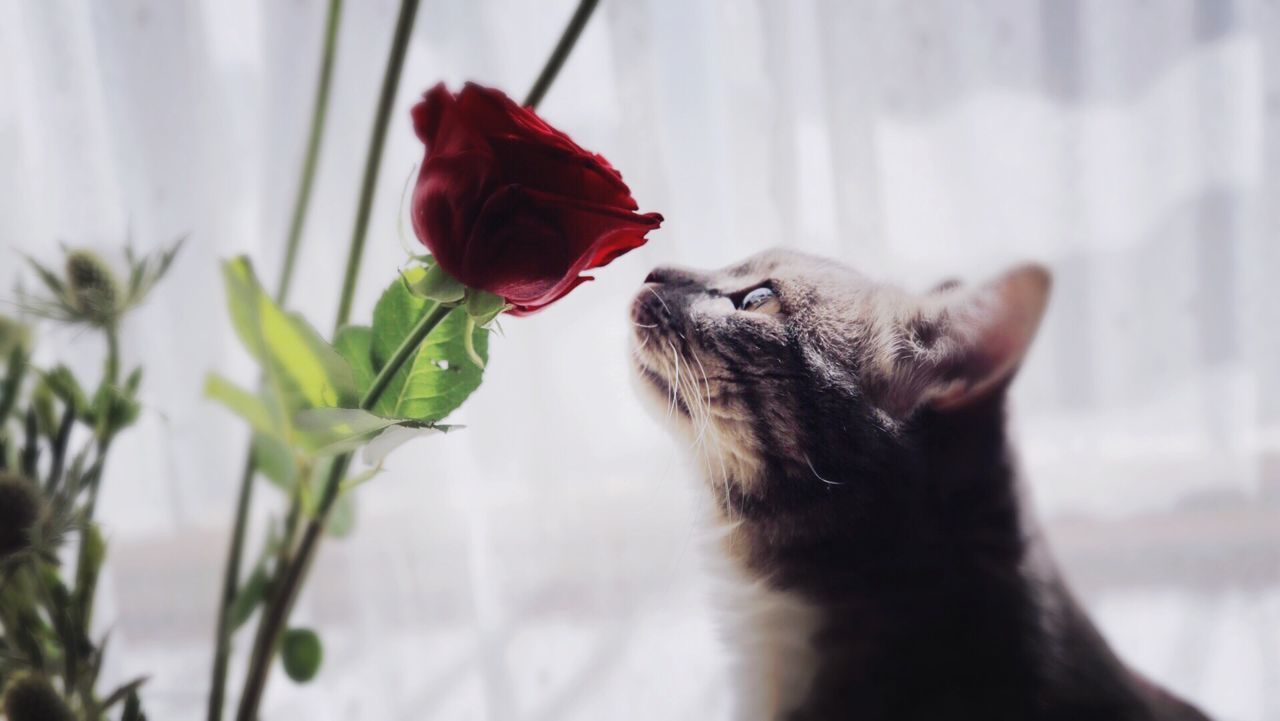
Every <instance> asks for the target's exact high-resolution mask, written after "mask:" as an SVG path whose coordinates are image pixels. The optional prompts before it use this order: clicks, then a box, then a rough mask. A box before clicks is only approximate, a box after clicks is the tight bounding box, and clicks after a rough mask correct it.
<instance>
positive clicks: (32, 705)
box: [4, 673, 76, 721]
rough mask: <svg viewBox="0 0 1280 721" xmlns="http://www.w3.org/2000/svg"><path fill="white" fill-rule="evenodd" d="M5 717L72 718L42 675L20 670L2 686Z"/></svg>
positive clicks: (26, 720) (20, 720) (28, 720)
mask: <svg viewBox="0 0 1280 721" xmlns="http://www.w3.org/2000/svg"><path fill="white" fill-rule="evenodd" d="M4 713H5V716H7V717H8V719H9V721H75V718H76V717H75V714H73V713H72V712H71V708H70V707H69V706H67V702H66V701H63V700H62V697H61V696H59V695H58V692H57V691H56V690H54V688H53V684H51V683H49V679H47V678H45V677H44V676H38V675H36V674H33V673H20V674H17V675H15V676H14V677H13V678H12V679H10V680H9V684H8V685H7V686H6V687H5V689H4Z"/></svg>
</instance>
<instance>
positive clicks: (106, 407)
mask: <svg viewBox="0 0 1280 721" xmlns="http://www.w3.org/2000/svg"><path fill="white" fill-rule="evenodd" d="M92 409H93V417H94V421H95V422H96V425H97V431H98V436H99V437H100V438H106V437H108V436H111V435H114V434H115V433H117V432H119V431H120V430H122V429H124V428H126V427H128V426H131V425H133V422H134V421H136V420H138V413H139V412H140V410H141V407H140V406H139V405H138V402H137V401H136V400H134V398H133V397H132V396H131V395H130V394H129V393H128V391H127V389H125V388H122V387H120V386H117V385H114V384H112V383H106V382H104V383H103V384H102V385H100V386H98V391H97V392H96V393H94V395H93V406H92Z"/></svg>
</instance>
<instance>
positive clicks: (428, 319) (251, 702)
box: [236, 304, 454, 721]
mask: <svg viewBox="0 0 1280 721" xmlns="http://www.w3.org/2000/svg"><path fill="white" fill-rule="evenodd" d="M452 310H454V308H453V307H452V306H447V305H443V304H437V305H436V306H435V307H434V308H432V309H431V310H430V311H429V312H427V313H425V314H423V316H422V318H421V319H419V320H418V323H417V325H415V326H414V327H413V329H412V330H411V331H409V335H408V336H406V337H405V339H404V340H403V341H401V342H400V345H399V347H397V348H396V350H395V353H394V354H392V356H391V359H390V360H388V361H387V364H386V365H385V366H383V368H382V370H380V371H378V375H377V376H376V377H375V378H374V379H373V383H372V384H370V386H369V390H368V391H366V392H365V394H364V397H363V398H361V399H360V407H361V408H362V409H364V410H369V409H371V408H373V406H374V404H376V403H377V402H378V398H380V397H381V396H382V392H383V391H384V390H386V388H387V385H388V384H389V383H391V379H393V378H395V376H396V373H397V372H399V371H400V369H401V368H402V367H404V364H405V363H406V362H408V361H409V359H410V357H412V356H413V354H414V353H415V352H417V350H418V346H419V345H421V344H422V341H423V340H425V339H426V337H427V336H428V335H430V334H431V331H432V330H433V329H434V328H435V327H436V326H437V325H439V323H440V321H442V320H444V318H445V317H446V316H447V315H449V313H450V311H452ZM350 462H351V454H350V453H345V454H343V455H341V456H338V457H337V458H335V459H334V461H333V465H331V466H330V470H329V477H328V479H327V480H326V482H325V485H324V489H323V491H322V492H321V496H320V502H319V503H318V504H317V506H316V513H315V516H314V517H312V518H311V519H310V520H308V521H307V526H306V530H305V531H303V535H302V540H301V542H299V544H298V550H297V552H295V553H294V554H293V559H292V561H291V562H290V563H289V566H288V567H287V568H286V569H284V575H283V577H282V578H280V579H279V581H278V582H277V583H276V584H275V586H276V588H275V589H274V590H273V591H272V594H271V601H270V603H269V604H268V606H267V608H266V609H265V610H264V611H263V616H262V620H261V621H260V623H259V626H258V630H259V633H258V635H257V637H256V638H255V639H254V649H253V655H252V657H251V659H250V663H249V674H248V676H247V677H246V679H245V688H244V695H243V696H242V697H241V699H240V710H239V712H238V713H237V715H236V718H237V719H238V721H254V719H256V718H257V713H258V705H259V704H260V703H261V699H262V692H263V690H264V689H265V688H266V683H267V674H268V671H269V666H270V664H271V659H272V658H273V657H274V656H275V652H276V646H277V645H278V644H279V640H280V633H281V631H283V629H284V626H285V623H286V622H287V621H288V619H289V614H290V613H291V612H292V610H293V604H294V601H296V600H297V596H298V591H299V590H300V589H301V587H302V582H303V580H304V579H305V578H306V574H307V571H308V570H309V569H310V567H311V562H312V561H313V560H314V559H315V552H316V548H317V547H318V545H319V543H320V538H321V536H323V535H324V529H325V525H326V524H327V523H328V520H329V511H330V510H331V509H332V508H333V504H334V501H336V500H337V499H338V491H339V490H340V487H341V484H342V477H343V476H344V475H345V474H346V472H347V467H348V465H349V464H350Z"/></svg>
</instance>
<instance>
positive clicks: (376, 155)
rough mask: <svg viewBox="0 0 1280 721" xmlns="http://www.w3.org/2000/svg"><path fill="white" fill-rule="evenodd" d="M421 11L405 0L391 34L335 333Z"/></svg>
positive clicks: (413, 0) (347, 302)
mask: <svg viewBox="0 0 1280 721" xmlns="http://www.w3.org/2000/svg"><path fill="white" fill-rule="evenodd" d="M417 14H418V0H401V2H400V15H399V16H398V17H397V18H396V29H395V34H394V35H393V36H392V38H391V54H390V56H389V57H388V58H387V69H386V72H384V73H383V75H382V90H381V91H380V92H379V93H378V109H377V111H376V113H375V114H374V117H373V131H372V133H371V135H370V136H369V152H368V153H367V154H366V155H365V158H364V179H363V181H361V183H360V201H359V204H358V205H357V206H356V221H355V227H354V228H352V230H351V246H350V248H349V249H348V250H347V270H346V273H345V274H344V275H343V278H342V296H341V297H340V299H339V301H338V318H337V321H336V322H335V323H334V324H333V331H334V333H337V332H338V329H339V328H341V327H342V326H343V325H345V324H346V322H347V319H348V318H350V317H351V300H352V298H353V297H354V296H355V293H356V279H357V277H359V275H360V262H361V260H362V259H363V256H364V241H365V237H366V234H367V233H368V231H369V214H370V212H372V210H373V192H374V190H376V189H377V187H378V168H380V167H381V166H382V146H383V145H384V144H385V143H386V139H387V125H388V123H389V122H390V121H391V106H392V105H394V104H395V100H396V88H398V87H399V86H400V71H401V69H402V68H404V56H405V54H406V51H407V50H408V48H409V35H410V33H411V32H412V30H413V19H414V17H415V16H416V15H417Z"/></svg>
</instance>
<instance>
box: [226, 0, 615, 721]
mask: <svg viewBox="0 0 1280 721" xmlns="http://www.w3.org/2000/svg"><path fill="white" fill-rule="evenodd" d="M410 4H412V5H413V6H414V8H413V9H412V10H410V11H409V12H408V21H407V23H405V22H403V21H405V17H406V11H405V7H406V6H407V5H410ZM597 4H598V0H582V2H581V3H579V5H578V9H577V10H576V11H575V12H574V14H573V17H572V18H570V20H569V24H568V26H567V27H566V28H565V30H564V33H563V34H562V35H561V37H560V41H559V42H558V43H556V47H555V49H554V50H553V51H552V54H551V57H550V58H548V59H547V63H546V65H545V66H544V67H543V69H542V72H541V74H540V75H539V76H538V79H537V81H536V82H535V83H534V87H533V89H532V90H531V91H530V92H529V96H528V98H526V100H525V103H524V104H525V105H526V106H527V107H537V105H538V103H539V102H540V101H541V100H542V98H543V96H544V95H546V93H547V90H548V89H549V88H550V87H551V83H552V82H553V81H554V80H555V78H556V75H557V74H558V73H559V72H560V68H561V67H562V66H563V65H564V62H565V60H566V59H567V58H568V56H569V53H570V52H571V51H572V50H573V47H574V45H575V44H576V43H577V40H578V36H579V35H581V34H582V29H583V28H584V27H585V26H586V23H587V21H588V20H589V19H590V18H591V14H592V12H593V11H594V10H595V7H596V5H597ZM416 6H417V2H416V0H413V1H412V2H411V1H410V0H405V2H404V3H403V4H402V5H401V13H400V20H399V21H397V26H396V34H395V40H394V41H393V43H392V53H393V57H392V59H391V60H390V61H389V63H388V67H387V75H386V76H384V78H383V85H382V91H383V92H382V96H381V98H380V100H379V105H378V115H377V119H376V120H375V123H374V129H373V137H372V138H371V139H370V144H369V153H370V155H369V157H368V158H367V159H366V163H365V175H364V182H363V184H362V186H361V194H360V206H359V209H358V211H357V215H356V226H355V230H354V232H353V234H352V238H351V249H350V252H349V254H348V257H347V269H346V275H345V277H344V278H343V286H342V298H341V302H340V304H339V306H338V320H337V322H336V323H335V324H334V331H335V333H336V332H337V329H339V328H341V327H342V326H343V324H345V323H346V322H347V318H348V317H349V315H350V311H351V300H352V296H353V295H354V294H355V282H356V277H357V275H358V274H359V266H360V259H361V255H362V253H363V250H364V240H365V233H366V231H367V229H368V220H369V212H370V208H371V206H372V203H373V191H374V188H375V185H376V181H377V170H378V166H379V164H380V161H381V158H380V157H375V156H381V150H382V144H383V141H384V139H385V135H386V121H387V118H388V116H389V114H390V106H391V104H392V101H393V100H394V97H393V96H394V93H395V87H396V85H397V83H398V78H399V74H400V65H401V63H402V61H403V53H404V50H405V47H406V46H407V43H408V34H409V28H408V27H403V28H402V27H401V24H405V25H412V21H413V12H414V11H415V10H416ZM397 51H398V52H399V57H398V58H397V57H396V53H397ZM393 64H394V66H393ZM393 73H394V77H393V76H392V74H393ZM389 96H391V97H389ZM450 310H451V309H450V308H449V307H447V306H442V305H438V306H436V307H435V308H434V309H433V310H432V311H431V312H429V313H427V314H426V315H424V316H423V317H422V319H421V320H420V321H419V322H418V325H416V326H415V327H414V329H413V330H412V331H411V332H410V334H409V336H408V337H406V338H405V340H404V341H403V342H402V343H401V344H400V346H399V347H398V348H397V349H396V352H395V354H394V355H393V356H392V358H391V360H390V361H389V362H388V363H387V365H386V366H384V367H383V369H382V370H381V371H380V372H379V373H378V376H377V377H376V378H374V380H373V383H372V384H371V385H370V387H369V390H368V392H366V393H365V396H364V398H362V399H361V402H360V407H361V408H363V409H365V410H368V409H370V408H372V407H373V405H374V404H375V403H376V402H377V400H378V397H379V396H380V395H381V394H382V391H383V390H385V389H386V386H387V384H388V383H390V382H391V379H392V378H394V377H395V374H396V372H397V371H398V370H399V368H400V366H401V365H403V364H404V362H405V361H407V360H408V358H409V356H411V355H412V354H413V352H414V351H416V350H417V348H418V345H419V344H421V343H422V341H423V340H424V339H425V338H426V337H427V336H428V335H430V333H431V330H432V329H433V328H434V327H435V326H436V324H438V323H439V322H440V321H441V320H443V319H444V317H445V316H447V315H448V313H449V311H450ZM350 462H351V454H349V453H348V454H343V455H341V456H339V457H338V458H336V459H334V462H333V465H332V466H331V467H330V472H329V477H328V479H327V480H326V482H325V486H324V489H323V490H322V493H321V497H320V503H319V505H318V507H317V511H316V515H315V517H313V518H312V519H310V520H309V521H308V522H307V527H306V530H305V531H304V532H303V536H302V540H301V542H300V543H299V544H298V549H297V551H296V552H295V553H294V554H293V558H292V559H291V561H290V563H289V566H288V568H286V569H284V576H283V578H282V579H281V582H280V583H278V584H275V586H276V588H274V589H273V592H272V594H271V598H270V600H269V602H268V604H267V607H266V608H265V609H264V611H263V616H262V619H261V620H260V621H259V625H258V633H257V636H256V638H255V639H254V649H253V654H252V656H251V658H250V663H249V672H248V675H247V676H246V678H245V688H244V693H243V694H242V695H241V699H240V708H239V711H238V712H237V715H236V719H237V721H254V720H255V719H256V717H257V713H258V707H259V706H260V705H261V702H262V694H263V692H264V691H265V689H266V682H267V675H268V671H269V667H270V662H271V659H272V658H273V657H274V656H275V651H276V647H277V645H278V644H279V639H280V634H281V633H282V632H283V630H284V626H285V624H286V623H287V622H288V619H289V615H290V614H291V613H292V611H293V604H294V602H295V601H296V600H297V595H298V592H299V590H300V589H301V587H302V583H303V581H304V580H305V578H306V574H307V572H308V571H309V570H310V567H311V562H312V561H313V560H314V558H315V553H316V549H317V547H318V546H319V543H320V539H321V537H322V536H323V534H324V528H325V525H326V524H327V523H328V515H329V511H330V509H331V508H332V507H333V503H334V501H336V500H337V497H338V491H339V489H340V486H341V483H342V477H343V476H344V475H345V474H346V471H347V467H348V465H349V464H350Z"/></svg>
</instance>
